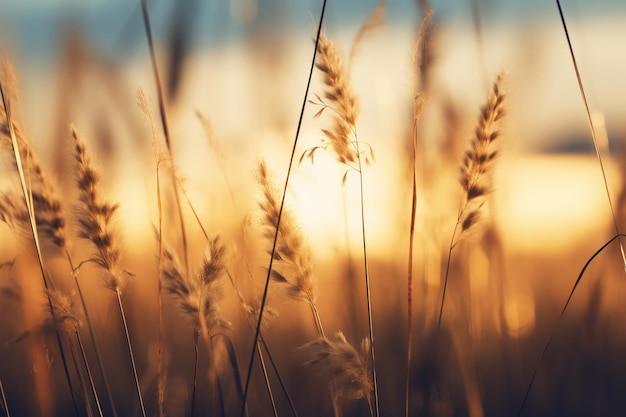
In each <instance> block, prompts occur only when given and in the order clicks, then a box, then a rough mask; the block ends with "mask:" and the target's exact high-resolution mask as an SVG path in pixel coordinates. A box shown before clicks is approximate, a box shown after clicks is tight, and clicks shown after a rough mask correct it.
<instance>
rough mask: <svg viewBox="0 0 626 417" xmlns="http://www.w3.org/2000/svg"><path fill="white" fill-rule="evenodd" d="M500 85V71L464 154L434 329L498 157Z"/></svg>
mask: <svg viewBox="0 0 626 417" xmlns="http://www.w3.org/2000/svg"><path fill="white" fill-rule="evenodd" d="M503 82H504V72H500V73H499V74H498V76H497V78H496V81H495V82H494V84H493V87H492V92H491V95H490V96H489V99H488V100H487V102H486V103H485V105H483V106H482V108H481V112H480V117H479V119H478V124H477V126H476V129H475V131H474V137H473V139H472V141H471V143H470V147H469V149H468V150H467V151H466V152H465V155H464V157H463V162H462V164H461V179H460V183H461V187H462V189H463V196H462V201H461V204H460V208H459V214H458V217H457V221H456V224H455V226H454V230H453V232H452V237H451V238H450V246H449V247H448V260H447V263H446V272H445V276H444V282H443V291H442V296H441V304H440V307H439V319H438V321H437V328H440V327H441V319H442V317H443V307H444V304H445V299H446V290H447V287H448V276H449V273H450V262H451V258H452V251H453V249H454V248H455V247H456V245H457V243H458V241H459V240H458V239H459V238H460V236H463V235H464V234H465V233H466V232H467V231H469V230H470V229H471V228H473V227H474V226H475V225H476V224H477V223H478V222H479V219H480V216H481V212H482V207H483V204H484V201H483V200H484V197H485V195H486V194H487V193H489V192H490V179H491V178H490V177H491V165H492V163H493V161H494V159H495V158H496V156H497V155H498V150H497V148H496V145H497V143H496V142H497V139H498V138H499V137H500V135H501V132H500V130H499V125H500V121H501V119H502V118H503V117H504V114H505V112H504V100H505V97H506V96H505V94H504V93H503V92H502V83H503Z"/></svg>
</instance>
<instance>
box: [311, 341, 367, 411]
mask: <svg viewBox="0 0 626 417" xmlns="http://www.w3.org/2000/svg"><path fill="white" fill-rule="evenodd" d="M363 346H364V350H366V351H367V350H368V349H369V348H368V346H369V343H364V344H363ZM299 349H301V350H303V351H306V352H308V353H309V354H311V355H312V356H313V358H312V359H310V360H308V361H307V362H305V365H306V366H309V367H312V368H313V369H315V371H316V372H317V373H318V374H319V375H320V376H322V377H323V378H324V379H326V380H327V381H328V382H331V381H335V383H336V387H337V392H336V393H337V395H339V396H344V397H347V398H352V399H361V398H364V399H366V400H367V402H368V404H369V406H370V409H371V407H372V404H371V402H372V401H371V399H372V384H371V378H370V377H369V372H368V370H367V366H366V363H367V361H366V359H365V358H364V357H363V356H361V354H359V352H358V351H357V350H356V349H355V348H354V347H353V346H352V345H351V344H350V343H348V341H347V340H346V338H345V336H344V335H343V333H342V332H337V333H336V334H335V338H334V340H331V339H327V338H325V337H322V338H319V339H317V340H314V341H312V342H309V343H307V344H305V345H303V346H301V347H300V348H299ZM365 353H368V352H365Z"/></svg>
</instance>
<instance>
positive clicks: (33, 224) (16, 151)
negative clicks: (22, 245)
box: [0, 66, 79, 415]
mask: <svg viewBox="0 0 626 417" xmlns="http://www.w3.org/2000/svg"><path fill="white" fill-rule="evenodd" d="M5 71H7V66H5ZM0 97H1V99H2V105H3V109H4V119H5V120H6V130H7V133H8V136H9V138H10V139H11V147H12V149H13V155H14V157H15V166H16V169H17V171H18V174H19V178H20V185H21V188H22V194H23V198H24V203H25V205H26V209H27V212H28V221H29V225H30V231H31V233H32V238H33V244H34V246H35V252H36V254H37V261H38V264H39V269H40V271H41V278H42V281H43V286H44V289H45V290H46V292H47V291H48V290H50V289H51V288H52V282H51V281H50V278H49V277H48V274H47V273H46V268H45V266H44V261H43V254H42V250H41V244H40V240H39V233H38V231H37V219H36V215H35V208H34V203H33V198H32V188H31V187H30V177H29V181H28V182H27V179H26V174H25V170H24V165H23V162H22V155H21V151H20V146H19V144H18V139H17V133H16V129H15V127H16V125H15V123H14V121H13V116H12V110H11V102H10V99H9V96H8V95H7V94H5V91H4V86H3V83H2V82H1V81H0ZM47 301H48V306H49V309H50V312H51V314H52V316H53V318H54V317H55V314H56V312H55V310H54V306H53V304H52V299H51V298H50V297H47ZM55 336H56V341H57V345H58V347H59V352H60V354H61V361H62V364H63V371H64V373H65V378H66V380H67V384H68V388H69V390H70V394H71V396H72V404H73V406H74V412H75V413H76V415H78V414H79V412H78V405H77V402H76V397H75V394H74V389H73V386H72V379H71V377H70V374H69V369H68V365H67V358H66V354H65V350H64V348H63V344H62V342H61V336H60V334H59V331H58V330H57V329H56V328H55Z"/></svg>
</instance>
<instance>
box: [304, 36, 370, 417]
mask: <svg viewBox="0 0 626 417" xmlns="http://www.w3.org/2000/svg"><path fill="white" fill-rule="evenodd" d="M318 52H319V59H318V62H317V64H316V66H317V68H318V69H319V70H320V72H321V73H322V75H323V81H324V84H325V86H326V92H325V94H324V97H325V99H322V98H321V97H320V96H317V98H318V101H319V102H318V103H315V104H318V105H321V106H322V107H321V109H320V110H319V111H318V112H317V114H316V115H315V116H316V117H317V116H319V115H321V114H322V112H323V111H324V110H325V109H330V110H331V111H332V113H333V114H332V128H330V129H322V133H323V134H324V136H325V139H324V140H323V141H322V145H320V146H318V147H314V148H312V149H309V150H307V151H305V152H304V153H303V154H302V157H301V158H300V160H302V159H303V158H305V157H308V158H310V159H311V162H313V158H314V154H315V151H316V150H317V149H320V148H321V149H330V150H331V151H332V152H333V154H334V157H335V159H337V161H338V162H340V163H341V164H344V165H346V166H347V167H348V170H347V171H346V173H345V174H344V176H343V179H342V183H343V184H345V182H346V179H347V174H348V172H350V171H351V170H353V171H356V172H357V173H358V175H359V195H360V199H361V201H360V203H361V213H360V214H361V235H362V242H363V264H364V265H363V267H364V271H365V296H366V300H367V322H368V329H369V339H370V342H371V347H370V349H369V353H370V360H371V362H372V366H371V372H372V387H373V390H374V408H373V411H374V413H375V415H376V417H378V416H379V415H380V410H379V401H378V381H377V379H378V378H377V376H376V357H375V349H374V323H373V314H372V300H371V285H370V274H369V263H368V256H367V237H366V233H365V195H364V191H363V162H362V161H363V160H364V161H365V164H367V165H369V164H370V162H371V161H372V160H373V159H374V154H373V151H372V148H371V147H369V152H362V151H361V144H360V142H359V140H358V136H357V132H356V125H355V123H356V119H357V117H358V114H359V105H358V100H357V98H356V96H355V95H354V93H353V92H352V89H351V87H350V83H349V80H348V73H347V71H346V70H345V69H344V67H343V64H342V62H341V58H340V56H339V53H338V52H337V48H336V47H335V46H334V44H333V43H332V42H331V41H330V40H329V39H328V38H326V36H324V35H323V34H322V35H321V37H320V42H319V45H318ZM325 100H327V101H328V103H326V101H325Z"/></svg>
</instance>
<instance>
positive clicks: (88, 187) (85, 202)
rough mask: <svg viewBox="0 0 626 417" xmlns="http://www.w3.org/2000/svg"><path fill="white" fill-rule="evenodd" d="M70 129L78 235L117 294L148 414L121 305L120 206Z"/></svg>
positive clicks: (123, 274) (125, 273) (123, 275)
mask: <svg viewBox="0 0 626 417" xmlns="http://www.w3.org/2000/svg"><path fill="white" fill-rule="evenodd" d="M71 130H72V137H73V139H74V158H75V160H76V184H77V187H78V190H79V199H80V205H79V207H78V226H79V236H80V237H81V238H83V239H86V240H89V241H90V242H91V243H92V244H93V247H94V249H95V251H94V252H93V254H92V256H91V257H90V258H89V259H88V261H89V262H93V263H95V264H96V265H98V266H99V267H100V268H101V269H102V270H103V271H104V285H105V287H106V288H107V289H109V290H111V291H113V292H114V293H115V295H116V299H117V305H118V307H119V311H120V317H121V320H122V325H123V327H124V335H125V337H126V346H127V348H128V353H129V356H130V361H131V365H132V370H133V377H134V382H135V388H136V390H137V398H138V400H139V406H140V408H141V413H142V415H143V417H146V410H145V406H144V402H143V396H142V394H141V387H140V386H139V377H138V375H137V366H136V363H135V355H134V354H133V347H132V344H131V340H130V333H129V331H128V322H127V320H126V314H125V312H124V306H123V304H122V291H123V289H124V287H125V286H126V284H127V282H128V277H129V276H130V273H129V272H128V271H125V270H124V269H122V267H121V265H120V258H121V255H120V250H119V248H118V246H117V241H116V236H114V235H113V233H112V231H111V228H112V227H111V223H112V220H113V216H114V214H115V212H116V210H117V207H118V206H117V205H114V204H110V203H107V202H105V201H103V200H102V198H101V196H100V194H99V190H98V187H99V182H100V177H99V174H98V172H97V170H96V168H95V167H94V166H93V164H92V162H91V159H90V157H89V155H88V153H87V149H86V147H85V143H84V142H83V140H82V139H81V138H80V136H79V134H78V131H77V130H76V128H74V126H72V128H71Z"/></svg>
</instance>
